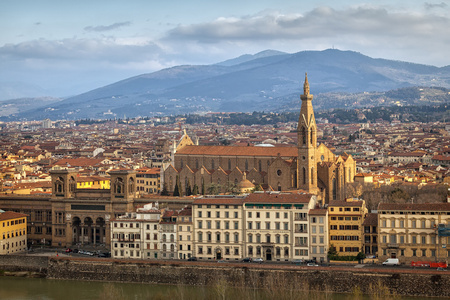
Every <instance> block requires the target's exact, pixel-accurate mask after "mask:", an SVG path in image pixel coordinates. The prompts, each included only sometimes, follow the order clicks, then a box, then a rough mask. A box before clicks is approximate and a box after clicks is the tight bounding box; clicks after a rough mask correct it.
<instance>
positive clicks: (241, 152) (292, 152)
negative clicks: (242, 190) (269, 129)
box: [177, 145, 298, 157]
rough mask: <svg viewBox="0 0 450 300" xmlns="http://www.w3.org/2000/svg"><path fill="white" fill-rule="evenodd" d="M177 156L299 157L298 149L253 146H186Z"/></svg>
mask: <svg viewBox="0 0 450 300" xmlns="http://www.w3.org/2000/svg"><path fill="white" fill-rule="evenodd" d="M177 154H189V155H216V156H218V155H221V156H268V157H276V156H278V154H280V156H282V157H297V156H298V150H297V147H253V146H246V147H242V146H194V145H193V146H185V147H184V148H183V149H181V150H180V151H177Z"/></svg>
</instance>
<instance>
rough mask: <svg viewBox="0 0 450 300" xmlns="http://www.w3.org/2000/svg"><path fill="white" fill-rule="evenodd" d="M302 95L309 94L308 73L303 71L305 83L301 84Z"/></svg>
mask: <svg viewBox="0 0 450 300" xmlns="http://www.w3.org/2000/svg"><path fill="white" fill-rule="evenodd" d="M303 95H305V96H307V95H309V83H308V73H305V83H304V84H303Z"/></svg>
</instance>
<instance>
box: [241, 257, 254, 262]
mask: <svg viewBox="0 0 450 300" xmlns="http://www.w3.org/2000/svg"><path fill="white" fill-rule="evenodd" d="M242 262H252V259H251V258H250V257H246V258H244V259H243V260H242Z"/></svg>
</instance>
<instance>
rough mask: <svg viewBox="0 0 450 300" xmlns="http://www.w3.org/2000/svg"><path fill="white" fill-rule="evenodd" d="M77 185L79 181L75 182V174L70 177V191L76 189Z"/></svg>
mask: <svg viewBox="0 0 450 300" xmlns="http://www.w3.org/2000/svg"><path fill="white" fill-rule="evenodd" d="M76 187H77V183H76V182H75V178H73V176H70V179H69V192H73V191H75V189H76Z"/></svg>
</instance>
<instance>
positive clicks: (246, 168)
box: [245, 159, 248, 171]
mask: <svg viewBox="0 0 450 300" xmlns="http://www.w3.org/2000/svg"><path fill="white" fill-rule="evenodd" d="M245 171H248V160H247V159H246V160H245Z"/></svg>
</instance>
